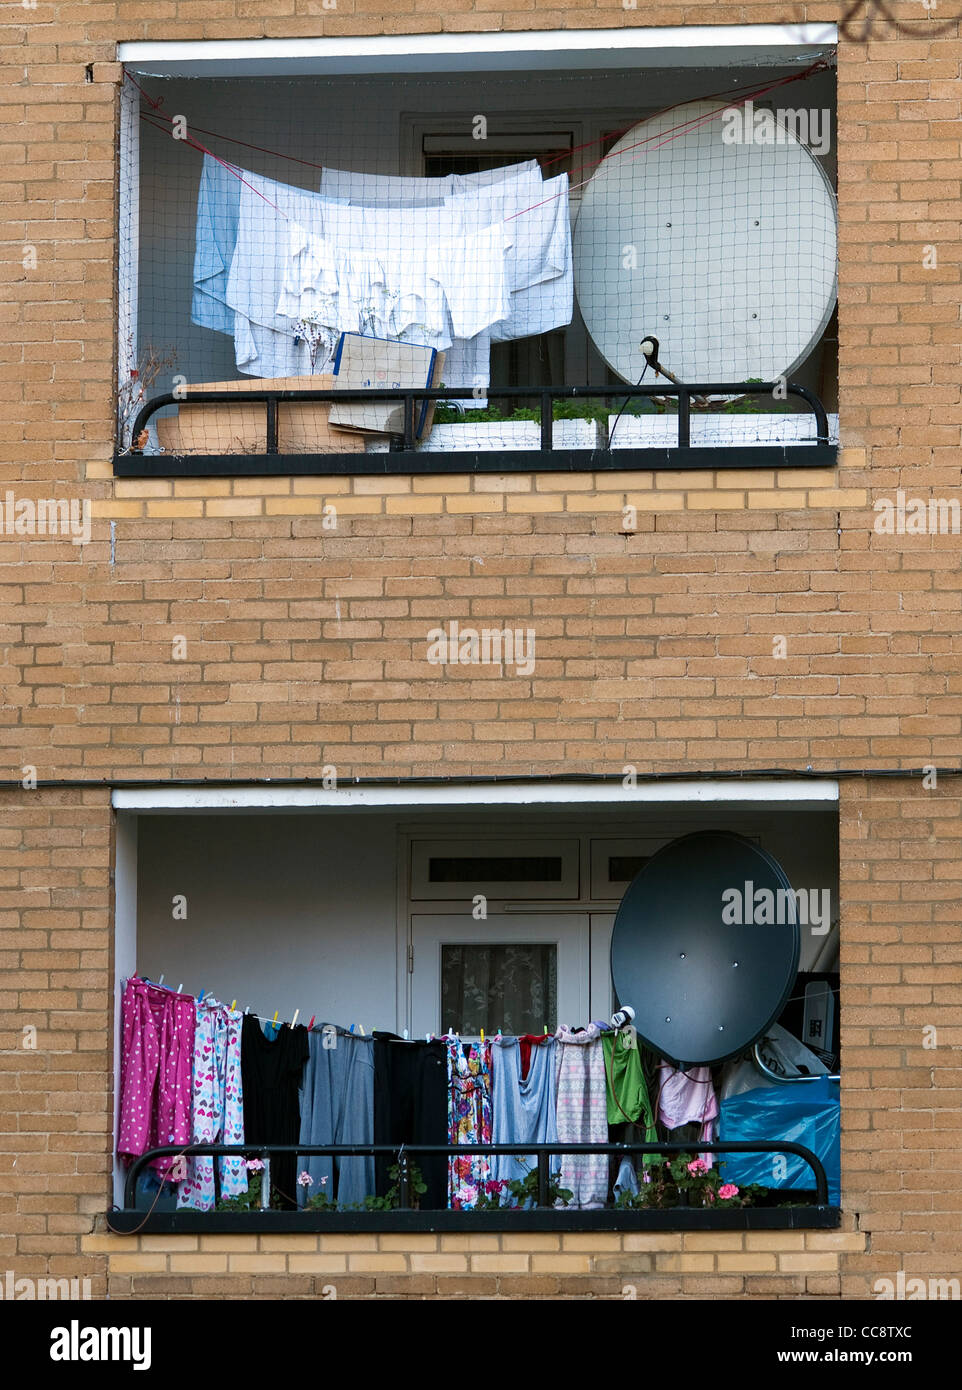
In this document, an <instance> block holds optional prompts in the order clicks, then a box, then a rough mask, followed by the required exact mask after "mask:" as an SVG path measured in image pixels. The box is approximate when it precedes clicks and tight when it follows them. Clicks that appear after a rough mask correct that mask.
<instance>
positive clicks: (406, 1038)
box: [404, 1028, 408, 1042]
mask: <svg viewBox="0 0 962 1390" xmlns="http://www.w3.org/2000/svg"><path fill="white" fill-rule="evenodd" d="M407 1040H408V1030H407V1029H406V1028H405V1030H404V1041H405V1042H407Z"/></svg>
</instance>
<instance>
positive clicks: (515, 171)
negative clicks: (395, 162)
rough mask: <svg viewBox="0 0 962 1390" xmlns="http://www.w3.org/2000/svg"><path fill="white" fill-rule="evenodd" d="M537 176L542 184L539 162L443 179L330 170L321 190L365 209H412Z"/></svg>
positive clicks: (323, 172) (321, 183)
mask: <svg viewBox="0 0 962 1390" xmlns="http://www.w3.org/2000/svg"><path fill="white" fill-rule="evenodd" d="M531 175H535V176H536V177H537V181H538V182H539V183H540V181H541V169H540V167H539V165H538V161H537V160H536V159H528V160H525V161H524V162H523V163H519V164H505V165H501V166H499V167H498V168H496V169H481V170H479V171H478V172H476V173H473V174H445V175H444V176H443V177H441V178H433V179H432V178H407V177H404V176H401V175H397V174H358V173H355V172H354V171H353V170H348V169H328V168H325V169H324V170H323V171H322V173H321V180H320V185H319V186H320V191H321V192H322V193H324V194H326V195H327V197H329V198H340V199H342V200H344V201H347V202H351V203H358V204H361V205H363V206H364V207H396V206H403V205H404V204H405V203H406V204H407V205H408V206H409V207H414V206H418V205H421V206H425V205H426V204H429V203H438V202H441V201H443V199H444V198H445V197H448V196H450V194H452V193H460V192H466V191H467V190H469V189H472V188H479V187H482V186H484V185H486V184H491V183H501V182H503V181H504V180H507V179H512V178H519V177H524V176H529V177H530V176H531Z"/></svg>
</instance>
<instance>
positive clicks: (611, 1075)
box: [601, 1029, 658, 1142]
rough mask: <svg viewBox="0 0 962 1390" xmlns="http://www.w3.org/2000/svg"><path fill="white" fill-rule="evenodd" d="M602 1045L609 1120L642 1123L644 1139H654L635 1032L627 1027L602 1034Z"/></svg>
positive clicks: (621, 1122)
mask: <svg viewBox="0 0 962 1390" xmlns="http://www.w3.org/2000/svg"><path fill="white" fill-rule="evenodd" d="M632 1044H633V1045H632ZM601 1045H602V1047H603V1048H604V1051H605V1079H606V1081H607V1090H608V1123H609V1124H610V1125H618V1124H624V1123H626V1121H628V1120H630V1121H631V1122H632V1123H633V1124H641V1125H644V1128H645V1141H646V1142H649V1141H652V1140H655V1139H657V1138H658V1135H657V1132H656V1130H655V1117H654V1115H653V1114H652V1111H651V1102H650V1101H649V1099H648V1087H647V1086H646V1085H645V1075H644V1072H643V1071H642V1069H641V1051H640V1049H639V1047H638V1040H637V1038H636V1036H635V1034H634V1033H632V1032H630V1031H629V1030H628V1029H624V1030H621V1029H619V1031H618V1032H617V1033H603V1034H602V1037H601Z"/></svg>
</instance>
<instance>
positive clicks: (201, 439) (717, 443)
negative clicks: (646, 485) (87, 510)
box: [114, 381, 838, 478]
mask: <svg viewBox="0 0 962 1390" xmlns="http://www.w3.org/2000/svg"><path fill="white" fill-rule="evenodd" d="M779 392H780V393H781V394H779ZM491 396H492V398H494V399H497V400H498V401H503V402H504V404H505V406H506V407H507V409H506V410H505V411H504V412H503V414H502V418H501V420H500V421H498V422H492V421H491V420H490V418H485V417H486V416H489V415H490V412H484V416H482V418H481V419H480V420H477V419H473V418H472V417H473V415H474V412H473V411H471V410H470V409H468V410H463V408H462V403H463V402H464V399H465V396H464V390H463V388H462V389H460V390H459V389H447V390H444V389H434V388H432V389H420V390H415V389H409V388H392V389H383V390H365V391H355V390H332V389H329V388H314V387H306V388H296V389H295V388H286V387H280V386H277V385H275V386H271V385H268V384H262V383H260V382H244V383H224V384H223V389H207V388H202V387H201V388H190V387H187V388H183V389H182V390H181V391H180V392H179V393H178V392H167V393H162V394H158V395H155V396H153V397H151V398H150V399H148V400H147V401H146V402H145V403H144V404H143V406H142V407H141V408H140V410H139V411H138V413H137V415H136V418H135V419H134V422H133V425H132V428H131V431H130V437H131V439H132V440H133V441H134V444H133V445H132V446H131V447H130V448H129V449H126V450H118V451H117V453H116V454H115V456H114V472H115V474H116V476H117V477H120V478H186V477H239V476H268V475H279V474H280V475H292V474H298V475H314V476H330V475H341V476H343V475H355V474H357V475H364V474H366V475H372V476H387V475H392V474H455V473H460V474H464V473H511V472H553V473H569V472H606V471H618V472H631V471H638V472H647V471H657V470H662V469H671V470H685V469H699V470H703V469H712V470H715V469H734V468H737V469H749V468H757V469H769V470H770V469H773V468H777V469H789V468H819V467H823V468H828V467H833V466H834V465H835V463H836V462H837V454H838V419H837V417H835V416H829V415H828V414H827V413H826V411H825V408H824V406H823V405H822V403H821V401H820V400H819V399H818V397H817V396H816V395H815V394H814V393H813V392H812V391H810V390H809V389H808V388H806V387H804V386H802V385H799V384H797V383H791V384H788V385H787V386H785V385H784V383H778V382H758V381H749V382H707V383H705V382H701V383H691V384H688V383H686V384H685V385H683V386H682V385H672V384H667V383H659V384H658V385H646V386H625V385H622V386H617V387H598V386H553V387H542V386H501V387H497V388H496V389H494V388H493V389H492V391H491ZM773 401H775V402H778V403H779V405H781V406H783V407H784V408H782V409H774V410H773V409H772V403H773ZM334 402H337V403H338V404H339V405H345V404H351V403H353V404H357V405H367V406H371V405H377V404H383V403H387V402H396V403H398V404H399V406H400V407H401V409H400V411H399V412H398V414H399V417H401V418H400V419H399V425H398V429H397V432H395V433H390V434H388V433H365V432H356V431H355V432H349V431H347V430H342V431H338V430H336V429H331V428H330V427H329V426H328V423H327V416H328V412H329V409H330V406H331V404H332V403H334ZM448 402H450V403H451V404H450V405H447V404H446V403H448ZM532 402H533V403H534V404H533V406H532V404H531V403H532ZM756 403H757V405H758V407H759V408H758V409H756V410H752V409H751V408H750V407H751V406H752V405H754V404H756ZM430 405H433V406H434V407H435V408H436V407H438V406H440V407H442V408H444V409H445V413H446V414H449V415H455V417H456V418H455V421H454V422H451V421H445V422H444V423H437V424H435V425H434V426H433V428H432V429H430V431H429V432H428V431H425V432H424V434H423V436H422V438H421V439H420V440H418V439H417V438H416V422H417V421H418V419H419V416H423V414H424V412H425V410H426V408H427V407H429V406H430ZM174 406H176V407H178V419H179V420H180V421H184V420H185V419H189V420H190V422H191V427H190V428H186V427H180V428H177V427H176V423H175V428H174V429H173V430H168V432H167V434H166V439H167V441H168V442H167V444H166V445H165V444H164V438H165V436H164V434H163V432H161V433H160V434H158V433H157V431H158V427H160V428H161V431H163V427H164V426H165V425H169V424H170V423H171V422H170V418H169V417H170V408H171V407H174ZM224 406H229V407H231V409H230V411H227V412H225V411H223V407H224ZM216 407H221V410H220V412H218V413H216V414H215V408H216ZM791 407H798V408H797V409H796V408H791ZM205 411H206V413H205ZM161 412H166V415H167V417H168V418H166V419H165V418H164V417H163V416H162V415H161ZM232 422H233V423H232ZM188 445H189V447H187V446H188Z"/></svg>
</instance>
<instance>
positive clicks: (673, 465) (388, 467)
mask: <svg viewBox="0 0 962 1390" xmlns="http://www.w3.org/2000/svg"><path fill="white" fill-rule="evenodd" d="M113 462H114V476H115V477H117V478H237V477H245V478H247V477H255V478H264V477H278V476H280V477H284V476H292V475H298V476H302V477H303V476H309V477H322V478H323V477H345V476H348V477H350V476H357V477H360V476H368V477H387V476H397V475H403V476H412V477H430V476H432V475H434V474H452V475H453V474H461V475H464V474H467V475H470V474H473V473H606V472H607V473H610V472H618V473H628V472H639V473H650V472H659V471H663V470H666V469H667V470H669V471H675V472H677V471H684V470H705V469H707V470H720V471H724V470H728V469H733V468H734V469H746V468H758V469H773V468H778V469H782V468H835V467H836V465H837V464H838V445H836V444H762V445H758V446H757V447H754V446H753V447H751V448H748V447H744V446H739V445H735V446H732V447H729V446H727V445H721V446H717V447H715V446H702V447H698V448H689V449H681V448H677V447H673V448H666V449H550V450H549V449H505V450H503V451H501V450H483V451H477V452H467V451H465V452H460V451H457V452H452V453H447V454H440V453H438V454H434V453H422V452H419V451H417V450H403V449H401V450H397V451H392V452H389V453H372V454H356V453H355V454H115V455H114V461H113Z"/></svg>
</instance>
